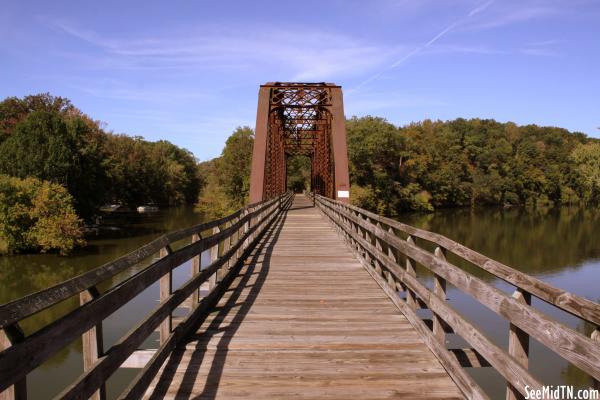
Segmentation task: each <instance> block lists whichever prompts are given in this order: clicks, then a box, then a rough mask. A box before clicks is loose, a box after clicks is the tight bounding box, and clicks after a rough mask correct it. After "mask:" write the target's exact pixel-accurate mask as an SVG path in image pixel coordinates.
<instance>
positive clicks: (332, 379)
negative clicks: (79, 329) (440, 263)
mask: <svg viewBox="0 0 600 400" xmlns="http://www.w3.org/2000/svg"><path fill="white" fill-rule="evenodd" d="M145 398H147V399H163V398H166V399H175V398H177V399H184V398H185V399H187V398H193V399H225V398H227V399H231V398H244V399H308V398H310V399H317V398H318V399H349V398H357V399H388V398H407V399H458V398H462V395H461V394H460V391H459V390H458V388H457V387H456V385H455V384H454V382H453V381H452V380H451V378H450V377H449V375H448V374H447V373H446V371H445V370H444V368H443V367H442V365H441V364H440V363H439V361H438V359H437V358H436V357H435V356H434V355H433V354H432V353H431V352H430V350H429V349H428V348H427V346H426V345H425V344H424V342H423V340H422V339H421V338H420V336H419V334H418V333H417V332H416V331H415V330H414V329H413V327H412V325H411V324H410V323H409V322H408V320H407V319H406V318H405V317H404V316H403V315H402V314H401V313H400V312H399V311H398V309H397V308H396V307H395V306H394V305H393V303H392V302H391V301H390V300H389V298H388V297H387V295H386V294H385V293H384V292H383V290H382V289H381V288H380V287H379V286H378V284H377V283H376V282H375V281H374V280H373V278H372V277H371V276H370V275H369V273H368V272H367V271H366V270H365V269H364V268H363V266H361V264H360V263H359V261H358V260H357V259H356V258H355V257H354V255H353V253H352V252H351V251H350V248H349V247H348V246H347V245H346V244H345V243H344V242H343V240H342V239H341V237H340V236H339V235H338V234H337V233H336V231H335V230H334V229H333V227H332V225H331V224H330V223H329V222H328V220H327V219H326V217H325V216H323V215H322V214H321V213H320V212H319V211H318V210H317V209H316V208H314V207H313V206H312V203H311V201H310V200H309V199H308V198H306V197H304V196H301V195H297V196H296V198H295V200H294V203H293V205H292V207H291V208H290V210H289V211H288V212H286V213H283V214H282V216H281V218H280V219H279V220H277V221H276V222H275V223H274V224H273V225H272V226H271V227H270V229H269V230H268V231H267V232H266V234H265V236H264V237H263V238H262V239H261V242H260V243H259V244H258V246H257V247H256V249H255V251H254V253H253V254H252V256H251V257H250V258H249V260H248V262H247V263H246V264H245V265H244V267H243V268H242V270H241V271H240V273H239V275H238V276H237V277H236V278H235V280H234V281H233V283H232V285H231V286H230V287H229V289H228V290H227V292H226V294H225V295H224V296H223V298H222V299H221V300H220V302H219V304H218V306H217V307H216V308H215V309H214V310H213V312H212V313H211V314H210V316H209V317H208V318H207V319H206V321H204V323H203V324H202V325H201V326H200V328H199V329H198V330H197V332H196V334H195V335H193V336H192V337H189V339H188V340H187V341H186V343H185V345H182V346H180V347H179V348H178V349H176V350H175V351H174V352H173V353H172V354H171V355H170V357H169V359H168V360H167V361H166V362H165V365H164V366H163V367H162V369H161V371H160V373H159V374H158V376H157V377H156V378H155V379H154V381H153V382H152V384H151V385H150V386H149V388H148V390H147V392H146V395H145Z"/></svg>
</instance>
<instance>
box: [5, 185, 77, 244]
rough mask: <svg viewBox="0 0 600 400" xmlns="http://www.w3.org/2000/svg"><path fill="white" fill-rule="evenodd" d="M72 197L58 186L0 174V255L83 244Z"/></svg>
mask: <svg viewBox="0 0 600 400" xmlns="http://www.w3.org/2000/svg"><path fill="white" fill-rule="evenodd" d="M83 244H84V240H83V231H82V229H81V220H80V219H79V218H78V217H77V214H76V213H75V209H74V207H73V197H72V196H71V195H70V194H69V193H68V192H67V190H66V189H65V188H64V187H62V186H61V185H58V184H55V183H51V182H48V181H41V180H39V179H35V178H26V179H19V178H13V177H8V176H6V175H0V254H1V253H19V252H23V251H31V250H40V251H42V252H46V251H49V250H58V251H59V252H60V253H61V254H67V253H69V252H71V251H72V250H73V249H74V248H75V247H77V246H80V245H83Z"/></svg>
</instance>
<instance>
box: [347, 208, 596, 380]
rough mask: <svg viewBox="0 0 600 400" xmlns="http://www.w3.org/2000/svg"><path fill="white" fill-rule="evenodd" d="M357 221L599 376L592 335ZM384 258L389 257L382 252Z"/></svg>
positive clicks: (577, 364) (594, 375) (580, 366)
mask: <svg viewBox="0 0 600 400" xmlns="http://www.w3.org/2000/svg"><path fill="white" fill-rule="evenodd" d="M343 213H345V212H343ZM355 222H357V223H359V224H363V225H365V226H364V227H365V228H370V229H372V231H373V233H374V234H376V235H379V236H381V237H382V239H384V240H385V241H386V242H387V243H388V244H389V245H391V246H394V247H395V248H397V249H398V250H399V251H401V252H402V253H404V254H406V255H407V257H410V258H412V259H414V260H415V261H417V262H419V263H420V264H422V265H423V266H425V267H426V268H428V269H429V270H431V271H432V272H434V273H436V274H438V275H439V276H441V277H443V278H444V279H446V280H447V281H448V282H449V283H451V284H452V285H454V286H455V287H457V288H458V289H460V290H462V291H463V292H465V293H468V294H469V295H471V296H472V297H473V298H475V299H476V300H477V301H478V302H479V303H481V304H483V305H485V306H486V307H487V308H489V309H490V310H492V311H494V312H495V313H497V314H499V315H501V316H502V317H504V318H506V319H507V320H508V321H510V322H511V323H513V324H514V325H516V326H518V327H519V328H521V329H523V330H524V331H525V332H527V333H529V334H530V335H531V336H532V337H534V338H535V339H536V340H538V341H540V342H541V343H542V344H544V345H545V346H546V347H548V348H550V349H551V350H553V351H554V352H556V353H557V354H559V355H560V356H561V357H563V358H564V359H566V360H567V361H569V362H571V363H573V364H574V365H575V366H577V367H578V368H580V369H582V370H583V371H585V372H587V373H589V374H590V375H592V376H593V377H595V378H596V379H599V378H600V347H598V346H597V344H595V343H594V342H593V341H592V340H591V339H590V338H588V337H585V336H584V335H582V334H581V333H579V332H577V331H575V330H573V329H571V328H569V327H567V326H565V325H563V324H561V323H559V322H557V321H555V320H553V319H551V318H549V317H547V316H545V315H544V314H542V313H541V312H539V311H538V310H536V309H534V308H532V307H529V306H527V305H523V304H521V303H519V302H518V301H516V300H515V299H512V298H511V297H510V296H508V295H506V294H505V293H504V292H502V291H501V290H499V289H496V288H494V287H492V286H491V285H489V284H488V283H486V282H485V281H483V280H481V279H479V278H477V277H475V276H472V275H470V274H468V273H466V272H465V271H463V270H462V269H460V268H458V267H456V266H454V265H452V264H450V263H448V262H447V261H443V260H439V259H437V258H436V257H435V256H434V255H433V254H431V253H429V252H427V251H425V250H423V249H421V248H419V247H416V246H414V245H411V244H409V243H407V242H405V241H403V240H400V239H399V238H397V237H393V236H391V235H389V233H388V232H387V231H386V230H382V229H378V228H377V227H375V226H370V227H368V226H366V223H365V222H364V221H362V220H359V219H356V218H355ZM383 257H387V256H385V255H383Z"/></svg>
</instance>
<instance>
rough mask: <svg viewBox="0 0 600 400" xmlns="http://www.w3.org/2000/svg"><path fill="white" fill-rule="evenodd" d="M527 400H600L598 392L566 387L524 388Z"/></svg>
mask: <svg viewBox="0 0 600 400" xmlns="http://www.w3.org/2000/svg"><path fill="white" fill-rule="evenodd" d="M525 399H527V400H600V391H598V390H596V389H575V388H573V386H567V385H557V386H554V385H550V386H542V388H541V389H531V388H530V387H529V385H528V386H525Z"/></svg>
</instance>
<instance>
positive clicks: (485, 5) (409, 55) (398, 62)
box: [351, 0, 495, 90]
mask: <svg viewBox="0 0 600 400" xmlns="http://www.w3.org/2000/svg"><path fill="white" fill-rule="evenodd" d="M494 1H495V0H489V1H486V2H484V3H482V4H480V5H478V6H477V7H475V8H473V9H471V11H469V13H468V14H467V15H466V16H465V17H463V18H460V19H458V20H456V21H454V22H452V23H451V24H450V25H448V26H447V27H446V28H444V29H442V30H441V31H440V32H439V33H437V34H436V35H435V36H433V37H432V38H431V39H429V40H428V41H427V42H425V43H424V44H422V45H421V46H418V47H416V48H414V49H413V50H412V51H410V52H408V53H406V54H405V55H404V56H402V57H401V58H399V59H398V60H396V61H395V62H393V63H392V64H390V65H389V66H388V67H387V68H386V69H384V70H382V71H380V72H378V73H376V74H374V75H371V76H370V77H369V78H367V79H365V80H364V81H362V82H361V83H359V84H358V85H357V86H355V87H354V88H352V89H351V90H358V89H359V88H361V87H363V86H364V85H366V84H367V83H370V82H372V81H374V80H375V79H377V78H379V77H380V76H381V75H383V74H384V73H385V72H387V71H389V70H391V69H394V68H396V67H398V66H399V65H401V64H404V63H405V62H406V61H408V60H409V59H411V58H413V57H414V56H416V55H418V54H419V53H421V52H423V51H424V50H426V49H427V48H428V47H430V46H431V45H433V44H434V43H435V42H437V41H438V40H440V39H441V38H442V37H444V36H445V35H447V34H448V33H449V32H450V31H452V30H453V29H455V28H456V27H457V26H458V25H460V24H462V23H464V22H465V21H466V20H468V19H470V18H472V17H474V16H476V15H477V14H480V13H482V12H483V11H485V10H486V9H487V8H488V7H489V6H491V5H492V4H493V3H494Z"/></svg>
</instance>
